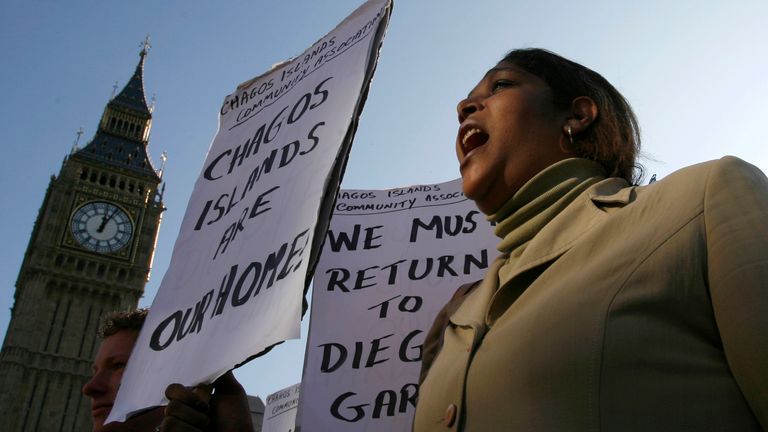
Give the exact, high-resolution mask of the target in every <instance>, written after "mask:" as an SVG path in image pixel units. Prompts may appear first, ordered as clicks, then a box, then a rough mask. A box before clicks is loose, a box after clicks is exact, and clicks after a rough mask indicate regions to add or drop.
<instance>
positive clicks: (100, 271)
mask: <svg viewBox="0 0 768 432" xmlns="http://www.w3.org/2000/svg"><path fill="white" fill-rule="evenodd" d="M105 270H106V268H105V267H104V264H99V268H98V269H97V270H96V276H98V277H103V276H104V271H105Z"/></svg>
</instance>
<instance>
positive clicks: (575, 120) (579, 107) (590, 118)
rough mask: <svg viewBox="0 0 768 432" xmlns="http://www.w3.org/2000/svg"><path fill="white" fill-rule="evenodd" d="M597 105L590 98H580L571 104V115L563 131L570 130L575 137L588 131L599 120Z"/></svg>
mask: <svg viewBox="0 0 768 432" xmlns="http://www.w3.org/2000/svg"><path fill="white" fill-rule="evenodd" d="M598 112H599V110H598V108H597V104H596V103H595V101H594V100H592V98H591V97H589V96H579V97H577V98H576V99H574V100H573V102H571V113H570V116H569V117H568V119H566V122H565V125H564V126H563V129H564V130H566V132H567V129H568V128H570V129H571V133H572V134H573V135H577V134H579V133H581V132H583V131H584V130H586V129H587V128H588V127H589V125H591V124H592V123H593V122H594V121H595V119H596V118H597V114H598Z"/></svg>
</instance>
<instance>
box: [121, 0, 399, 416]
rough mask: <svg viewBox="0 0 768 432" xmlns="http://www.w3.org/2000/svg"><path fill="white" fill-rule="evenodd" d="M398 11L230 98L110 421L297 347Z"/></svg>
mask: <svg viewBox="0 0 768 432" xmlns="http://www.w3.org/2000/svg"><path fill="white" fill-rule="evenodd" d="M390 7H391V3H390V1H389V0H371V1H368V2H367V3H365V4H364V5H363V6H361V7H360V8H359V9H357V10H356V11H355V12H354V13H353V14H352V15H350V16H349V17H348V18H347V19H345V20H344V21H343V22H342V23H341V24H339V26H337V27H336V29H334V30H333V31H332V32H331V33H329V34H328V35H326V36H325V37H323V38H321V39H320V40H318V41H317V42H316V43H315V44H313V45H312V46H311V47H310V48H308V49H307V50H306V51H305V52H304V53H302V54H301V55H300V56H298V57H296V58H295V59H293V60H290V61H288V62H285V63H283V64H281V65H280V66H278V67H276V68H274V69H272V70H270V71H269V72H267V73H266V74H263V75H261V76H259V77H256V78H254V79H252V80H250V81H248V82H247V83H245V84H242V85H241V86H239V87H238V89H237V90H236V91H235V92H234V93H232V94H230V95H229V96H227V97H226V98H225V99H224V102H223V103H222V105H221V107H220V110H219V114H220V116H219V131H218V133H217V134H216V137H215V138H214V140H213V143H212V144H211V148H210V150H209V152H208V155H207V157H206V160H205V164H204V165H203V169H202V172H201V173H200V176H199V177H198V179H197V182H196V183H195V187H194V190H193V193H192V197H191V198H190V201H189V204H188V206H187V211H186V213H185V216H184V220H183V222H182V226H181V230H180V232H179V237H178V238H177V240H176V244H175V246H174V251H173V255H172V257H171V263H170V267H169V269H168V271H167V273H166V274H165V276H164V278H163V281H162V284H161V286H160V289H159V291H158V294H157V296H156V297H155V299H154V302H153V304H152V307H151V309H150V313H149V316H148V317H147V321H146V323H145V324H144V328H143V329H142V332H141V334H140V336H139V339H138V341H137V343H136V346H135V348H134V351H133V353H132V355H131V359H130V361H129V363H128V367H127V370H126V372H125V375H124V376H123V381H122V385H121V387H120V393H119V394H118V396H117V400H116V402H115V406H114V407H113V409H112V412H111V414H110V418H109V421H112V420H122V419H124V418H125V417H126V415H128V414H130V413H133V412H136V411H138V410H141V409H143V408H145V407H149V406H154V405H161V404H163V403H164V402H165V401H164V396H163V392H164V390H165V387H166V386H167V385H168V384H170V383H173V382H179V383H182V384H184V385H196V384H199V383H203V382H206V383H207V382H211V381H213V380H214V379H215V378H217V377H218V376H220V375H222V374H223V373H225V372H226V371H227V370H229V369H232V368H233V367H234V366H236V365H238V364H240V363H242V362H244V361H246V360H247V359H249V358H250V357H252V356H254V355H255V354H257V353H259V352H261V351H262V350H264V349H265V348H267V347H269V346H271V345H273V344H275V343H277V342H280V341H283V340H286V339H290V338H296V337H298V336H299V323H300V319H301V314H302V301H303V293H304V290H305V287H306V286H307V285H308V281H309V278H311V275H312V270H313V267H314V264H315V261H316V257H317V255H318V252H319V244H320V241H319V240H321V239H322V238H323V236H324V235H325V230H326V228H327V224H328V219H329V216H330V211H331V206H332V203H333V198H334V196H335V195H336V193H337V191H338V185H339V180H340V177H341V174H342V170H343V166H344V163H345V161H346V158H347V155H348V152H349V149H350V145H351V140H352V136H353V135H354V130H355V127H356V122H357V118H358V116H359V114H360V111H361V110H362V105H363V100H364V99H365V97H364V95H365V93H366V92H367V89H368V85H369V83H370V80H371V77H372V73H373V69H374V68H375V64H376V60H377V58H378V50H379V46H380V44H381V40H382V38H383V33H384V30H385V28H386V24H387V22H388V19H389V13H390ZM254 49H255V48H254V47H252V46H249V47H247V50H248V51H249V55H252V54H253V50H254Z"/></svg>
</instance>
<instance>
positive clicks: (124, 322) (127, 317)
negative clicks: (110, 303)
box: [99, 309, 149, 338]
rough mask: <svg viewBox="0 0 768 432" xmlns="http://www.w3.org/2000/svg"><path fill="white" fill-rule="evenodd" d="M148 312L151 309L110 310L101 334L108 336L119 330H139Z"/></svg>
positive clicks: (103, 336) (100, 331) (104, 336)
mask: <svg viewBox="0 0 768 432" xmlns="http://www.w3.org/2000/svg"><path fill="white" fill-rule="evenodd" d="M147 312H149V309H136V310H132V311H115V312H110V313H108V314H107V316H106V317H105V318H104V324H103V325H102V326H101V328H100V329H99V335H100V336H101V337H102V338H106V337H109V336H112V335H113V334H115V333H117V332H119V331H124V330H131V331H139V330H141V326H143V325H144V320H145V319H146V318H147Z"/></svg>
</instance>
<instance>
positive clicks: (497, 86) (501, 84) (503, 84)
mask: <svg viewBox="0 0 768 432" xmlns="http://www.w3.org/2000/svg"><path fill="white" fill-rule="evenodd" d="M513 85H515V82H514V81H510V80H496V81H494V82H493V84H491V92H493V93H495V92H496V91H498V90H501V89H505V88H507V87H512V86H513Z"/></svg>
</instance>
